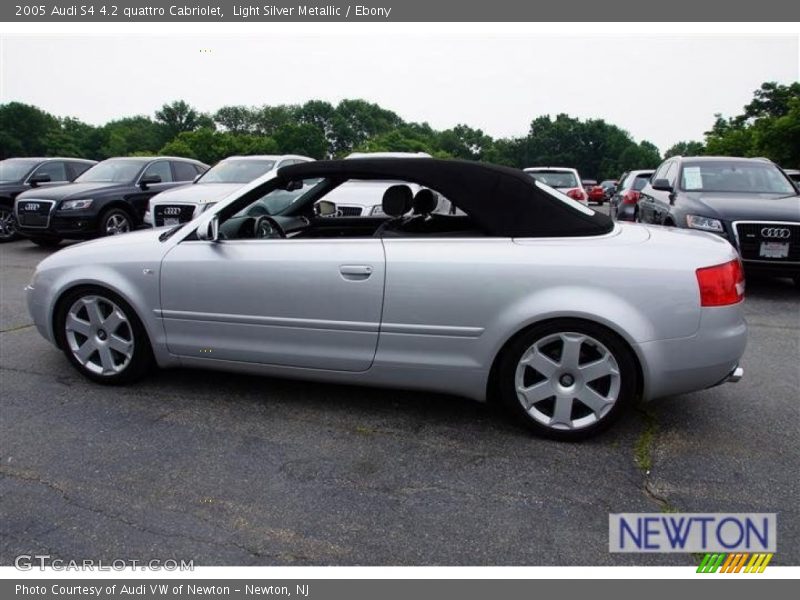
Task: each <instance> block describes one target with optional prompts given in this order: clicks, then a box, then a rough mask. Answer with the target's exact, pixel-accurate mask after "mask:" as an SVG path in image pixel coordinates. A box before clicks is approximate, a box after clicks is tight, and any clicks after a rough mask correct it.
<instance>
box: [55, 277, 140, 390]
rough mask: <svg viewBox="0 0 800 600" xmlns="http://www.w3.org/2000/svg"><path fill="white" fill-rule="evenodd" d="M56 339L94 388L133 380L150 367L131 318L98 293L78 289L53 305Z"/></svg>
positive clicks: (115, 299) (108, 295)
mask: <svg viewBox="0 0 800 600" xmlns="http://www.w3.org/2000/svg"><path fill="white" fill-rule="evenodd" d="M56 335H57V336H58V342H59V346H60V347H61V348H62V349H63V351H64V354H66V356H67V358H68V359H69V361H70V362H71V363H72V364H73V365H74V366H75V368H77V369H78V371H80V372H81V373H82V374H83V375H85V376H86V377H88V378H89V379H92V380H93V381H97V382H100V383H107V384H120V383H128V382H130V381H134V380H136V379H139V378H141V377H142V376H143V375H145V373H146V372H147V370H148V369H149V368H150V366H151V365H152V362H153V355H152V351H151V349H150V343H149V340H148V339H147V334H146V332H145V330H144V327H143V326H142V323H141V321H140V320H139V318H138V317H137V315H136V313H135V312H134V311H133V309H132V308H131V307H130V305H129V304H128V303H127V302H125V301H124V300H123V299H122V298H120V297H119V296H118V295H117V294H114V293H112V292H110V291H108V290H104V289H102V288H95V287H85V288H80V289H77V290H74V291H72V292H70V293H69V294H68V295H67V296H66V297H64V298H63V299H62V300H61V301H60V302H59V306H58V313H57V316H56Z"/></svg>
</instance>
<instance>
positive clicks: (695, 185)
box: [637, 156, 800, 286]
mask: <svg viewBox="0 0 800 600" xmlns="http://www.w3.org/2000/svg"><path fill="white" fill-rule="evenodd" d="M637 209H638V211H637V220H638V221H641V222H643V223H656V224H658V225H668V226H673V227H686V228H689V229H698V230H700V231H709V232H711V233H715V234H717V235H721V236H723V237H725V238H726V239H727V240H728V241H729V242H730V243H731V244H733V245H734V246H735V247H736V248H737V249H738V250H739V255H740V256H741V258H742V263H743V264H744V266H745V268H746V269H747V270H748V271H761V272H764V273H768V274H773V275H777V276H781V277H793V278H794V280H795V283H796V284H797V285H798V286H800V192H799V191H798V188H797V187H796V185H795V184H794V183H793V182H792V181H791V179H789V177H788V176H787V175H786V173H784V172H783V171H782V170H781V169H780V168H779V167H778V166H776V165H775V164H774V163H772V162H770V161H769V160H767V159H764V158H733V157H714V156H703V157H688V158H687V157H680V156H675V157H672V158H669V159H667V160H666V161H664V162H663V163H662V164H661V165H660V166H659V167H658V169H656V172H655V173H654V174H653V176H652V178H651V179H650V182H649V183H648V184H647V185H645V187H644V188H643V189H642V191H641V196H640V198H639V202H638V206H637Z"/></svg>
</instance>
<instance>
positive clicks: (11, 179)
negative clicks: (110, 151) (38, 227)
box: [0, 158, 97, 244]
mask: <svg viewBox="0 0 800 600" xmlns="http://www.w3.org/2000/svg"><path fill="white" fill-rule="evenodd" d="M96 164H97V162H96V161H94V160H84V159H82V158H7V159H6V160H0V244H2V243H3V242H10V241H12V240H15V239H17V237H19V234H18V233H17V228H16V223H15V221H14V199H15V198H16V197H17V196H18V195H19V194H21V193H22V192H24V191H26V190H29V189H31V188H35V187H39V186H51V185H64V184H65V183H69V182H70V181H72V180H73V179H75V178H76V177H77V176H78V175H80V174H81V173H83V172H84V171H85V170H86V169H88V168H89V167H91V166H93V165H96Z"/></svg>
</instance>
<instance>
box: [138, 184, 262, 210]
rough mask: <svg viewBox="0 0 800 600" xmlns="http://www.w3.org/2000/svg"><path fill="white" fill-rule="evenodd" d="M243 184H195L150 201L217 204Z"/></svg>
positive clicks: (167, 192)
mask: <svg viewBox="0 0 800 600" xmlns="http://www.w3.org/2000/svg"><path fill="white" fill-rule="evenodd" d="M243 185H246V184H243V183H195V184H189V185H184V186H181V187H179V188H175V189H171V190H167V191H165V192H161V193H160V194H157V195H155V196H153V199H152V200H151V201H150V203H151V205H152V203H154V202H158V203H159V204H164V203H169V202H178V203H184V202H185V203H188V204H209V203H212V202H219V201H220V200H222V199H223V198H225V197H226V196H228V195H229V194H231V193H233V192H235V191H236V190H238V189H241V187H242V186H243Z"/></svg>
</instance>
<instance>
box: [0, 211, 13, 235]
mask: <svg viewBox="0 0 800 600" xmlns="http://www.w3.org/2000/svg"><path fill="white" fill-rule="evenodd" d="M16 233H17V222H16V220H15V219H14V211H13V210H11V209H8V208H0V239H8V238H12V237H14V236H15V235H16Z"/></svg>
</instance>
